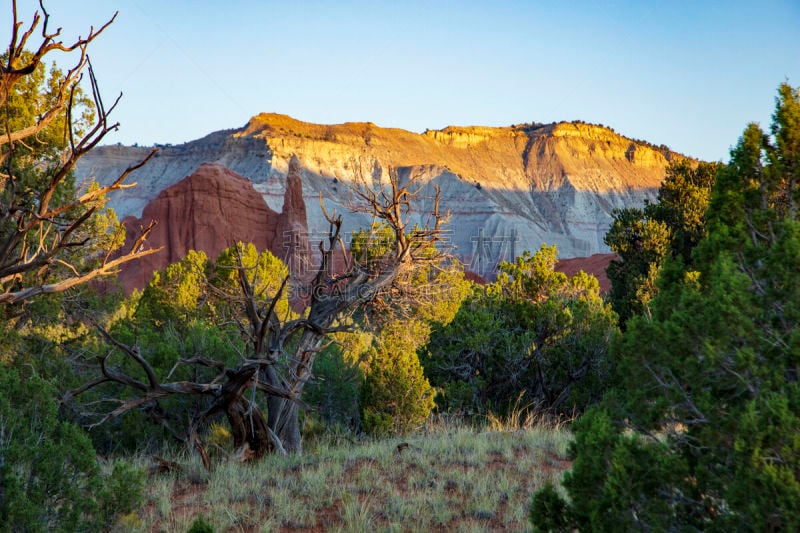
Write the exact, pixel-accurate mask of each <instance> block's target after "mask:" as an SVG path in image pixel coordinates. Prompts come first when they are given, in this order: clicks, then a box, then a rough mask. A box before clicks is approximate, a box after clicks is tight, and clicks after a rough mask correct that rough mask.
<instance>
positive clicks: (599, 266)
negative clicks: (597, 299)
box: [556, 254, 617, 294]
mask: <svg viewBox="0 0 800 533" xmlns="http://www.w3.org/2000/svg"><path fill="white" fill-rule="evenodd" d="M616 258H617V254H594V255H590V256H589V257H572V258H570V259H559V260H558V263H556V271H557V272H563V273H564V274H566V275H567V276H574V275H575V274H577V273H578V271H580V270H583V271H584V272H586V273H587V274H592V275H593V276H594V277H596V278H597V281H599V282H600V293H601V294H608V291H610V290H611V281H610V280H609V279H608V276H607V275H606V269H607V268H608V265H609V264H610V263H611V260H612V259H616Z"/></svg>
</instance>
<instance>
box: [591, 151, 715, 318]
mask: <svg viewBox="0 0 800 533" xmlns="http://www.w3.org/2000/svg"><path fill="white" fill-rule="evenodd" d="M719 168H720V165H719V164H716V163H704V162H700V163H697V164H696V165H694V164H692V163H690V162H688V161H685V160H681V161H678V162H676V163H674V164H673V165H671V166H670V167H669V168H668V169H667V175H666V176H665V178H664V181H663V182H662V184H661V187H660V189H659V193H658V201H657V202H656V203H646V204H645V206H644V207H643V208H638V207H630V208H626V209H618V210H615V211H614V213H613V215H614V221H613V223H612V225H611V228H610V229H609V231H608V233H607V234H606V236H605V242H606V244H607V245H608V246H609V247H610V248H611V250H613V251H614V252H615V253H616V254H617V255H618V256H619V258H618V259H615V260H613V261H612V262H611V264H610V265H609V268H608V278H609V279H610V280H611V291H610V294H609V301H610V302H611V305H612V306H613V308H614V311H616V312H617V314H618V315H619V317H620V322H621V324H622V326H623V327H624V325H625V323H626V322H627V321H628V319H629V318H631V317H632V316H634V315H638V314H643V313H647V312H649V304H650V301H651V300H652V299H653V297H655V295H656V294H658V287H657V283H656V280H657V278H658V274H659V269H660V268H661V265H662V264H663V263H664V261H665V260H666V259H667V258H670V257H671V258H677V259H680V260H681V261H683V262H684V264H686V265H690V264H691V262H692V249H694V247H695V246H696V245H697V243H698V242H699V241H700V239H701V238H702V237H703V236H704V235H705V226H706V223H705V211H706V208H707V207H708V202H709V197H710V191H711V186H712V185H713V183H714V177H715V175H716V172H717V170H718V169H719Z"/></svg>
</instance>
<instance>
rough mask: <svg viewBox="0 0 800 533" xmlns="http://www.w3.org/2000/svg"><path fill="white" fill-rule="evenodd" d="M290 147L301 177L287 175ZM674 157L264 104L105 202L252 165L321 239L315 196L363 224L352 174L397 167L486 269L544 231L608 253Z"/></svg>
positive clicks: (377, 180) (273, 201) (348, 221)
mask: <svg viewBox="0 0 800 533" xmlns="http://www.w3.org/2000/svg"><path fill="white" fill-rule="evenodd" d="M145 153H146V149H144V148H130V147H119V146H107V147H99V148H96V149H95V150H93V151H92V152H91V153H90V154H88V155H87V156H86V157H84V158H83V159H82V160H81V161H80V162H79V166H78V169H77V174H78V178H79V179H90V178H92V179H96V180H97V181H99V182H100V183H106V182H108V181H110V180H112V179H113V178H114V177H116V176H117V175H118V174H119V172H121V171H122V170H123V169H124V168H125V167H127V166H128V165H130V164H131V163H133V162H135V161H137V160H139V159H140V158H141V157H143V155H144V154H145ZM294 155H296V157H297V173H296V174H297V176H298V178H297V179H296V180H294V179H290V178H289V177H288V176H289V174H290V172H289V170H290V161H291V159H292V157H293V156H294ZM679 157H682V156H680V155H679V154H675V153H672V152H669V151H667V150H664V149H657V148H655V147H652V146H651V145H649V144H647V143H641V142H637V141H634V140H631V139H628V138H625V137H623V136H621V135H618V134H616V133H614V132H613V131H611V130H609V129H607V128H605V127H602V126H594V125H590V124H583V123H558V124H550V125H538V124H526V125H519V126H510V127H505V128H490V127H448V128H445V129H443V130H436V131H426V132H425V133H422V134H417V133H412V132H408V131H404V130H399V129H388V128H380V127H378V126H376V125H374V124H371V123H345V124H339V125H318V124H310V123H305V122H301V121H298V120H295V119H292V118H291V117H288V116H285V115H277V114H261V115H258V116H256V117H253V118H252V119H251V120H250V121H249V122H248V124H247V125H246V126H244V127H243V128H241V129H238V130H230V131H224V132H217V133H214V134H211V135H209V136H207V137H204V138H202V139H199V140H197V141H193V142H189V143H186V144H183V145H180V146H169V147H162V150H161V152H160V154H159V156H158V157H157V158H155V160H154V161H153V162H152V163H151V164H148V165H147V166H145V167H144V168H143V169H141V170H140V171H138V172H137V173H135V174H134V176H133V179H134V180H136V181H138V183H139V185H138V187H135V188H133V189H130V190H126V191H123V193H122V194H120V195H116V196H115V197H114V199H112V201H111V203H110V205H111V207H113V208H115V209H116V210H117V211H118V213H119V214H120V215H121V216H126V215H133V216H137V217H138V216H140V215H142V214H143V213H142V211H143V209H144V208H145V206H146V205H147V203H148V202H149V201H150V200H153V199H155V198H156V197H157V196H158V195H159V193H160V192H161V191H162V190H164V189H166V188H167V187H169V186H171V185H173V184H175V183H177V182H178V181H179V180H181V179H183V178H184V177H185V176H187V175H188V174H191V173H192V172H193V171H194V170H195V169H196V168H198V167H199V166H200V165H201V164H202V163H204V162H208V161H211V162H215V163H218V164H220V165H224V166H225V167H227V168H228V169H231V170H233V171H235V172H237V173H239V174H241V175H243V176H246V177H247V178H248V179H249V180H250V182H251V183H252V186H253V188H254V189H255V191H257V192H258V194H259V195H260V196H261V197H262V198H263V200H264V202H266V204H267V205H268V206H269V207H270V209H271V210H273V211H275V212H277V211H279V210H284V211H286V212H295V211H296V209H295V208H294V207H292V205H294V204H297V201H298V200H299V196H300V195H299V193H297V196H290V197H288V201H289V204H288V205H287V207H288V209H284V204H285V202H286V201H287V195H286V194H285V192H286V191H287V188H293V190H295V191H297V190H298V189H302V197H303V199H304V202H303V203H304V207H305V211H306V215H307V221H308V230H309V234H310V239H311V241H312V245H314V246H315V243H316V241H318V240H319V236H320V235H321V233H323V232H324V231H325V230H326V229H327V225H326V223H325V221H324V217H323V216H322V210H321V208H320V205H319V199H320V197H321V198H322V200H323V201H324V202H325V204H326V206H327V207H328V208H329V209H330V208H332V207H336V208H337V211H338V212H340V213H342V214H343V215H344V228H345V232H347V231H352V230H355V229H358V228H360V227H365V226H367V225H368V224H369V223H370V219H369V218H368V217H366V216H365V215H359V214H353V213H349V212H348V211H347V209H346V206H347V204H348V202H349V200H350V198H349V195H348V194H347V191H348V185H349V183H350V182H352V180H353V178H354V175H355V174H356V173H358V172H360V173H361V174H362V175H364V176H365V177H366V178H367V179H368V180H369V181H370V182H371V183H373V184H374V185H376V186H377V185H380V184H381V183H386V180H387V179H388V178H387V177H388V172H389V168H390V167H394V168H397V169H398V173H399V174H400V176H401V178H402V179H408V178H409V177H411V176H417V177H418V178H419V180H420V183H421V184H423V187H422V190H421V191H420V194H419V195H418V196H417V201H416V204H415V205H414V208H415V212H416V213H417V216H418V217H419V216H422V214H424V213H425V212H426V211H427V210H428V209H429V208H430V206H431V202H432V197H433V190H434V187H439V188H440V189H441V191H442V203H441V207H442V209H444V210H448V211H450V213H451V222H450V225H449V231H450V234H449V239H450V243H451V245H452V247H453V251H454V253H455V254H457V255H458V256H460V258H461V259H462V260H463V261H464V262H465V263H467V264H468V265H470V268H471V269H472V270H473V271H475V272H477V273H479V274H481V275H483V276H486V277H491V276H492V271H493V269H494V267H495V266H496V264H497V262H498V261H499V260H510V259H512V258H513V257H514V256H515V255H517V254H519V253H521V252H522V251H523V250H536V249H538V248H539V246H540V245H541V243H543V242H545V243H548V244H556V245H557V246H558V248H559V251H560V255H561V256H562V257H576V256H588V255H591V254H595V253H605V252H608V251H609V250H608V248H607V247H606V246H605V245H604V244H603V235H604V234H605V232H606V230H607V228H608V226H609V224H610V222H611V211H612V209H614V208H621V207H629V206H634V205H637V206H638V205H641V204H642V203H643V202H644V200H645V199H651V200H652V199H654V198H655V194H656V191H657V188H658V186H659V184H660V182H661V180H662V179H663V177H664V173H665V168H666V166H667V164H668V160H669V159H673V158H679ZM298 184H299V185H298ZM290 185H291V187H290ZM259 216H260V215H259ZM143 218H146V216H143ZM417 221H419V218H418V219H417ZM220 223H223V221H220ZM295 223H296V221H286V224H288V225H289V226H292V225H293V224H295ZM286 227H288V226H286ZM286 227H283V226H282V229H281V231H284V230H285V229H286ZM296 244H297V243H296ZM289 245H290V246H295V244H291V243H290V244H289ZM297 246H305V244H304V243H299V244H297ZM312 248H313V246H312Z"/></svg>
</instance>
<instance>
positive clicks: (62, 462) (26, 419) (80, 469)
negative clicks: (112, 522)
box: [0, 365, 103, 531]
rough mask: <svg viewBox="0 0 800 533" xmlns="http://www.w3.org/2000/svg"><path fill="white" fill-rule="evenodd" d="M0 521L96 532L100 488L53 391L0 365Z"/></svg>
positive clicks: (85, 445) (83, 444)
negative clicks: (60, 416)
mask: <svg viewBox="0 0 800 533" xmlns="http://www.w3.org/2000/svg"><path fill="white" fill-rule="evenodd" d="M0 486H2V490H0V523H2V524H7V525H8V524H13V525H14V529H15V530H18V531H78V530H96V529H99V528H100V527H101V526H102V521H103V520H102V518H101V517H100V516H99V514H98V511H99V509H98V504H97V500H96V495H97V494H98V493H99V492H101V490H102V488H103V479H102V476H101V473H100V468H99V467H98V465H97V462H96V460H95V452H94V449H93V448H92V445H91V443H90V441H89V438H88V437H87V436H86V435H85V434H84V433H83V432H82V431H81V430H80V429H79V428H78V427H77V426H75V425H74V424H71V423H68V422H64V421H63V420H61V419H60V418H59V415H58V411H57V404H56V401H55V400H54V397H53V389H52V387H51V386H50V385H49V384H48V383H47V382H46V381H44V380H43V379H41V378H39V377H38V376H37V375H30V376H22V375H20V374H19V373H18V372H16V371H15V370H12V369H9V368H5V367H3V366H2V365H0Z"/></svg>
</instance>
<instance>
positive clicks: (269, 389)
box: [66, 159, 443, 458]
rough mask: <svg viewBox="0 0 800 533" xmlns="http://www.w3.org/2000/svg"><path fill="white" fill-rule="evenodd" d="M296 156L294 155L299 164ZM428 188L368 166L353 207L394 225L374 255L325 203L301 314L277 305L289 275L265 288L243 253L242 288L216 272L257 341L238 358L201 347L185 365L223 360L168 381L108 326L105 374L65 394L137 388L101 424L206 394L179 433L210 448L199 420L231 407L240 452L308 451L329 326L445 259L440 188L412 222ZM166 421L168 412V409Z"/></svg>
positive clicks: (340, 327)
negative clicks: (387, 244)
mask: <svg viewBox="0 0 800 533" xmlns="http://www.w3.org/2000/svg"><path fill="white" fill-rule="evenodd" d="M297 164H298V163H297V161H296V160H294V159H293V161H292V163H291V164H290V165H295V166H296V165H297ZM295 168H296V167H295ZM421 189H422V187H421V184H420V183H418V180H416V179H413V178H412V179H410V180H408V182H407V183H404V184H401V183H400V178H399V177H398V174H397V173H396V172H390V179H389V183H388V184H386V185H385V186H384V187H381V188H379V189H373V188H371V187H369V186H367V183H366V181H365V180H364V179H362V178H361V177H360V176H359V177H358V178H357V179H356V181H355V184H354V186H353V188H352V192H353V198H354V201H353V202H352V204H351V205H350V206H349V207H350V208H351V209H355V210H359V211H364V212H369V213H371V214H372V215H373V216H374V217H375V220H376V221H380V222H381V223H383V224H385V225H386V227H388V228H391V231H392V233H393V235H394V239H393V242H392V246H391V249H390V251H389V252H388V253H386V254H384V255H383V256H382V257H380V258H378V259H377V260H373V261H371V262H369V263H366V262H364V261H359V260H358V259H357V258H353V257H352V256H348V255H347V254H346V250H345V249H344V248H345V246H344V242H343V238H342V235H341V232H342V218H341V216H337V215H336V214H335V213H332V214H329V213H328V212H327V211H325V208H324V205H323V212H324V213H325V216H326V219H327V221H328V223H329V231H328V234H327V236H326V238H325V240H324V241H322V242H320V243H319V254H320V261H319V264H318V266H317V267H316V269H315V271H314V272H313V276H311V277H310V278H309V279H308V280H307V284H306V285H305V286H304V287H303V291H304V293H306V294H307V295H308V308H307V310H306V312H305V313H304V315H303V316H301V317H298V318H293V319H289V320H286V319H285V318H282V317H280V316H278V313H277V312H276V305H277V303H278V301H279V299H280V298H281V296H282V295H283V294H284V292H285V291H286V290H287V289H288V286H289V277H288V276H287V277H286V278H285V279H283V280H282V283H281V284H280V288H279V289H278V290H277V291H276V293H275V294H273V295H271V297H269V298H263V297H262V296H260V295H258V294H257V291H256V288H255V285H256V282H255V281H253V280H252V279H251V276H248V268H247V267H246V266H245V265H244V264H243V262H242V260H241V254H239V255H238V256H237V257H238V258H237V261H236V264H235V266H234V267H233V268H234V269H235V270H236V274H237V276H236V277H237V285H238V287H237V289H236V291H235V292H233V293H231V292H224V291H220V290H219V289H217V288H213V283H212V282H211V280H208V283H207V285H208V286H209V287H211V289H210V297H214V298H220V299H222V300H224V301H226V302H228V303H233V304H234V308H237V309H238V315H239V317H240V319H239V323H240V327H241V330H242V333H243V335H244V338H245V339H246V340H247V344H248V351H247V355H246V357H244V358H243V359H242V360H241V361H240V363H239V364H238V366H236V367H235V368H229V367H226V366H225V365H224V364H223V363H221V362H219V361H215V360H210V359H206V358H200V357H192V358H187V359H184V360H181V361H179V362H178V365H177V366H183V365H202V366H203V367H207V368H211V369H214V372H213V377H211V378H210V379H206V380H205V381H175V382H162V381H159V380H158V378H157V376H156V372H155V371H154V369H153V368H152V366H151V365H150V363H149V362H148V361H147V360H146V358H145V357H143V356H142V355H141V354H140V351H139V348H138V347H137V346H127V345H124V344H122V343H119V342H118V341H116V340H114V339H113V337H112V336H111V335H109V334H108V333H107V332H106V331H105V330H104V329H102V328H100V331H101V333H102V335H103V336H104V337H105V338H106V340H107V341H108V342H109V344H110V345H111V346H112V349H111V350H109V352H108V353H106V354H105V355H103V356H101V357H100V358H99V359H98V362H99V368H100V375H99V376H97V377H96V378H95V379H94V380H92V381H90V382H88V383H86V384H85V385H83V386H82V387H80V388H78V389H76V390H73V391H71V392H69V393H68V394H67V396H66V400H71V399H72V398H74V397H75V396H77V395H79V394H82V393H83V392H85V391H87V390H90V389H93V388H94V387H97V386H99V385H103V384H109V383H111V384H117V385H118V386H122V387H124V388H126V389H127V390H128V391H129V392H130V391H133V392H134V397H133V398H130V399H127V400H111V401H113V402H114V403H113V405H115V406H116V407H115V408H114V409H113V410H111V411H106V412H105V413H89V412H88V411H87V412H84V414H86V415H94V416H95V419H96V420H97V421H96V422H95V424H93V425H98V424H101V423H103V422H105V421H106V420H109V419H110V418H113V417H117V416H120V415H122V414H124V413H126V412H128V411H131V410H133V409H141V408H143V407H146V406H147V407H149V408H151V409H152V407H153V406H155V405H157V403H158V401H159V400H160V399H162V398H164V397H166V396H170V395H187V396H197V395H202V396H205V397H206V398H207V403H206V405H207V407H206V408H205V410H204V411H203V412H202V413H200V414H199V415H198V416H196V417H194V418H193V420H192V421H191V424H190V427H189V428H188V429H186V430H185V431H182V432H178V431H173V434H175V435H176V437H178V438H179V439H181V440H183V441H185V442H187V443H189V444H192V445H194V446H195V447H197V448H198V449H200V450H202V445H200V443H199V441H198V440H197V434H198V431H199V428H200V427H201V426H202V425H204V424H205V423H207V422H208V421H210V419H211V418H212V417H215V416H219V415H224V416H225V417H226V418H227V421H228V423H229V425H230V427H231V433H232V435H233V441H234V446H235V448H236V449H237V452H238V454H239V455H242V456H246V457H252V458H258V457H261V456H262V455H264V454H265V453H268V452H278V453H293V452H294V453H299V452H301V450H302V442H301V436H300V425H299V420H298V414H299V409H300V408H302V407H303V403H302V401H301V395H302V392H303V389H304V387H305V385H306V384H307V383H308V381H309V379H310V378H311V376H312V373H313V368H314V361H315V358H316V355H317V354H318V353H319V351H320V350H321V349H322V348H323V347H324V346H325V344H326V342H328V335H329V334H331V333H334V332H338V331H345V330H348V329H349V327H348V326H347V325H346V320H345V319H346V318H347V317H349V316H350V315H352V313H354V312H355V311H357V310H363V309H364V308H365V307H366V306H368V305H369V304H371V303H373V302H376V301H378V300H380V299H381V298H383V299H386V298H390V297H391V295H392V294H394V293H397V292H398V290H399V288H398V286H397V285H398V282H401V280H403V279H405V277H406V274H408V273H409V272H410V271H411V270H412V269H413V268H415V265H419V264H421V263H426V262H433V261H436V260H437V258H436V257H435V255H432V254H431V253H430V251H431V250H432V249H433V247H435V245H436V243H437V241H438V240H439V236H440V232H441V229H440V226H441V223H442V221H443V217H442V216H441V215H440V213H439V192H438V190H437V191H436V193H435V197H434V198H433V199H432V204H431V205H432V206H433V208H432V210H431V212H430V217H429V219H428V221H427V223H426V224H424V225H416V226H414V227H413V229H412V228H410V227H409V226H410V219H411V214H412V213H411V212H412V209H411V200H412V198H413V197H414V196H415V195H418V194H419V193H420V191H421ZM337 254H342V255H341V257H342V259H341V260H339V261H335V256H336V255H337ZM337 265H338V268H337ZM114 354H116V355H117V356H119V355H122V356H123V357H126V358H129V359H130V360H132V361H134V362H135V364H136V366H138V367H139V369H140V370H141V371H142V372H143V375H144V376H146V380H145V381H143V380H139V379H136V378H134V377H132V376H131V375H128V374H125V373H124V372H122V371H121V370H120V368H119V367H118V366H116V367H112V366H111V365H110V364H109V361H110V357H111V356H112V355H114ZM170 375H172V373H170ZM258 392H260V393H263V394H264V395H266V402H263V403H262V404H261V405H259V402H258V401H256V398H257V393H258ZM263 407H265V408H266V409H263ZM98 414H99V417H98V416H97V415H98ZM163 421H164V422H166V418H164V419H163ZM165 427H166V426H165ZM168 429H169V428H168Z"/></svg>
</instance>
